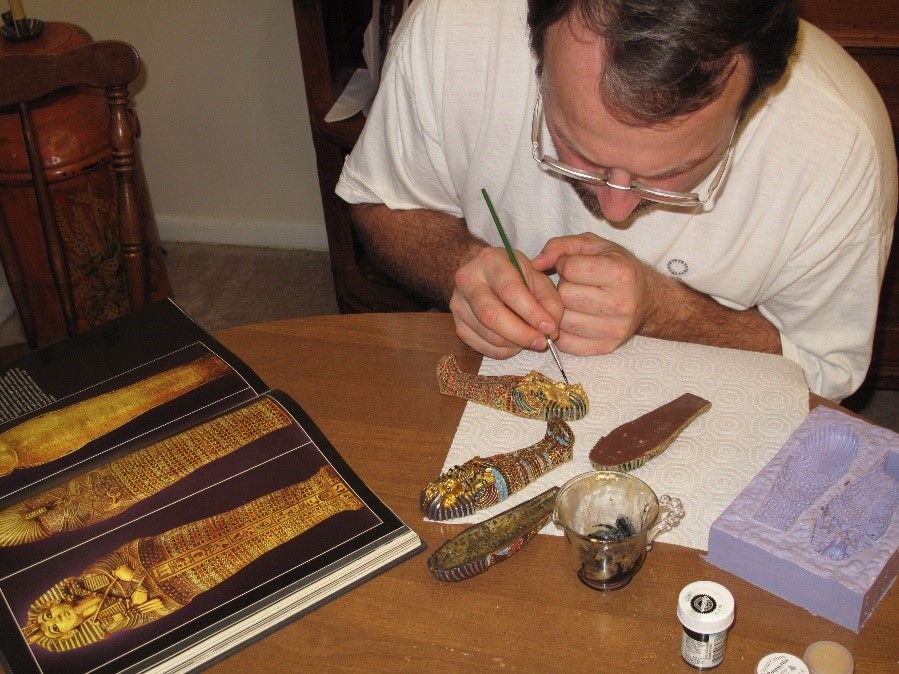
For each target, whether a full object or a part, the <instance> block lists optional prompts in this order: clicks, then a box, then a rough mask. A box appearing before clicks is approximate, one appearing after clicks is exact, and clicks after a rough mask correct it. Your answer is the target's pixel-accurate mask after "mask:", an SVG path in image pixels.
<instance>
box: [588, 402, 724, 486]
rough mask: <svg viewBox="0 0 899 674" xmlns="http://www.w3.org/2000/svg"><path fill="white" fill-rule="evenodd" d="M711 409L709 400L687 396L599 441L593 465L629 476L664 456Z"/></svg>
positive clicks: (592, 450)
mask: <svg viewBox="0 0 899 674" xmlns="http://www.w3.org/2000/svg"><path fill="white" fill-rule="evenodd" d="M711 407H712V403H710V402H709V401H708V400H705V399H703V398H700V397H699V396H696V395H693V394H692V393H684V394H683V395H682V396H680V397H679V398H676V399H675V400H672V401H671V402H670V403H665V404H664V405H662V406H661V407H657V408H656V409H654V410H652V411H651V412H647V413H646V414H644V415H643V416H640V417H637V418H636V419H634V420H633V421H628V422H627V423H625V424H622V425H621V426H619V427H618V428H616V429H614V430H613V431H612V432H611V433H609V434H608V435H606V436H605V437H602V438H600V439H599V442H597V443H596V444H595V445H594V446H593V449H591V450H590V462H591V463H592V464H593V467H594V468H596V469H597V470H620V471H624V472H627V471H629V470H633V469H634V468H638V467H640V466H642V465H643V464H644V463H646V462H647V461H649V460H650V459H651V458H653V457H656V456H658V455H659V454H661V453H662V452H664V451H665V450H666V449H667V448H668V445H670V444H671V443H672V442H673V441H674V439H675V438H676V437H677V436H678V435H680V432H681V431H682V430H684V429H685V428H686V427H687V426H689V425H690V423H691V422H692V421H693V420H694V419H695V418H696V417H698V416H699V415H700V414H702V413H703V412H707V411H708V410H709V409H711Z"/></svg>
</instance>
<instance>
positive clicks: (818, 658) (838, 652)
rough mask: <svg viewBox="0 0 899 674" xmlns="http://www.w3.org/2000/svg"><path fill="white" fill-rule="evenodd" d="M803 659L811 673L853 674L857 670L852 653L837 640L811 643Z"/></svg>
mask: <svg viewBox="0 0 899 674" xmlns="http://www.w3.org/2000/svg"><path fill="white" fill-rule="evenodd" d="M802 659H803V661H804V662H805V664H806V665H807V666H808V670H809V672H811V674H852V672H854V671H855V661H854V660H853V659H852V653H850V652H849V649H848V648H846V647H845V646H844V645H843V644H838V643H837V642H836V641H816V642H815V643H813V644H809V647H808V648H806V649H805V654H804V655H803V656H802Z"/></svg>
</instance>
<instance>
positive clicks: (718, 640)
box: [681, 630, 727, 667]
mask: <svg viewBox="0 0 899 674" xmlns="http://www.w3.org/2000/svg"><path fill="white" fill-rule="evenodd" d="M705 636H706V640H705V641H699V640H698V639H694V638H693V637H691V636H690V635H689V634H687V633H686V632H684V633H683V637H682V638H681V655H682V656H683V658H684V660H686V661H687V663H688V664H690V665H693V666H694V667H715V666H717V665H719V664H721V661H722V660H723V659H724V644H725V643H726V642H727V631H726V630H725V631H724V632H718V633H716V634H709V635H705Z"/></svg>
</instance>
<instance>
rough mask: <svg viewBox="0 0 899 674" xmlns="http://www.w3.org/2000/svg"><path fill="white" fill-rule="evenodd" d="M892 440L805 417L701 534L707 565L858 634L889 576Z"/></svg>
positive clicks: (864, 427) (847, 419)
mask: <svg viewBox="0 0 899 674" xmlns="http://www.w3.org/2000/svg"><path fill="white" fill-rule="evenodd" d="M897 510H899V434H897V433H894V432H893V431H890V430H888V429H886V428H881V427H879V426H875V425H873V424H869V423H867V422H865V421H862V420H861V419H857V418H855V417H851V416H849V415H848V414H845V413H843V412H840V411H839V410H834V409H830V408H826V407H818V408H815V409H814V410H812V411H811V412H810V413H809V415H808V417H806V419H805V420H804V421H803V422H802V424H800V425H799V427H798V428H797V429H796V430H795V431H794V433H793V434H792V435H791V436H790V438H789V439H788V440H787V442H786V444H785V445H784V446H783V447H782V448H781V449H780V451H779V452H778V453H777V454H776V455H775V456H774V457H773V458H772V459H771V461H770V462H769V463H768V465H767V466H765V468H763V469H762V470H761V471H760V472H759V474H758V475H756V476H755V477H754V478H753V479H752V481H750V483H749V484H748V485H747V486H746V488H745V489H744V490H743V491H742V492H741V493H740V495H739V496H738V497H737V498H736V499H735V500H734V502H733V503H732V504H731V505H730V506H728V507H727V509H726V510H725V511H724V512H723V513H722V514H721V515H720V516H719V517H718V519H716V520H715V522H714V523H713V524H712V528H711V531H710V532H709V552H708V558H707V559H708V561H709V562H711V563H712V564H714V565H716V566H719V567H721V568H723V569H726V570H727V571H730V572H731V573H735V574H737V575H738V576H740V577H742V578H744V579H745V580H748V581H749V582H751V583H754V584H756V585H758V586H759V587H762V588H764V589H766V590H768V591H769V592H773V593H774V594H776V595H778V596H780V597H783V598H784V599H787V600H788V601H791V602H793V603H795V604H798V605H799V606H803V607H804V608H806V609H808V610H809V611H811V612H812V613H815V614H818V615H821V616H823V617H825V618H828V619H829V620H832V621H833V622H835V623H837V624H839V625H842V626H843V627H847V628H849V629H851V630H854V631H856V632H857V631H859V630H860V629H861V627H862V625H863V624H864V622H865V620H867V619H868V617H869V616H870V615H871V613H872V612H873V611H874V609H875V607H876V606H877V603H878V602H879V601H880V599H881V598H882V597H883V595H884V594H885V593H886V592H887V590H889V588H890V587H891V586H892V584H893V581H894V580H895V578H896V574H897V571H899V553H897V550H899V515H896V511H897Z"/></svg>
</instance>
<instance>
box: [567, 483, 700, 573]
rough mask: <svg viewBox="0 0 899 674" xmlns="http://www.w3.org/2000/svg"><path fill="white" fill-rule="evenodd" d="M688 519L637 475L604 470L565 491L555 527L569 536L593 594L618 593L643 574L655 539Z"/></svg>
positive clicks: (573, 556) (681, 509) (575, 560)
mask: <svg viewBox="0 0 899 674" xmlns="http://www.w3.org/2000/svg"><path fill="white" fill-rule="evenodd" d="M683 516H684V507H683V505H682V504H681V501H680V499H678V498H674V497H671V496H667V495H665V496H659V497H657V496H656V493H655V492H654V491H653V490H652V488H650V486H649V485H648V484H646V483H645V482H643V480H640V479H639V478H636V477H634V476H633V475H628V474H627V473H620V472H617V471H611V470H599V471H591V472H589V473H583V474H581V475H578V476H577V477H574V478H572V479H571V480H569V481H568V482H566V483H565V484H564V485H562V488H561V489H560V490H559V493H558V495H557V496H556V506H555V510H554V511H553V522H555V524H556V526H558V527H560V528H561V529H563V530H564V532H565V538H566V539H567V540H568V547H569V554H568V557H569V560H570V562H571V565H572V566H573V568H574V570H575V571H576V573H577V576H578V578H580V580H581V581H582V582H583V583H584V584H585V585H587V586H588V587H591V588H593V589H596V590H614V589H617V588H619V587H622V586H624V585H626V584H627V583H628V582H629V581H630V579H631V578H633V577H634V574H636V573H637V571H639V570H640V567H641V566H642V565H643V560H644V559H645V558H646V553H647V551H649V549H650V548H651V547H652V541H653V540H654V539H655V537H656V536H658V535H659V534H660V533H662V532H664V531H668V530H669V529H671V528H672V527H674V526H676V525H677V523H678V522H680V520H681V518H682V517H683Z"/></svg>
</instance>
